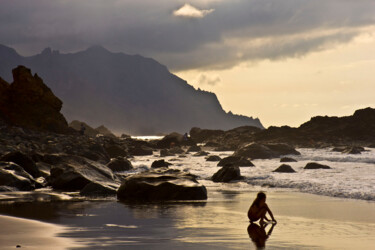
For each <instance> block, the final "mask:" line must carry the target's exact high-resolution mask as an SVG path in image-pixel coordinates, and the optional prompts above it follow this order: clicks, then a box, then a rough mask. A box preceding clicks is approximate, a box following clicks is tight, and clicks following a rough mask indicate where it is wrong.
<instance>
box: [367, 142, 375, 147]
mask: <svg viewBox="0 0 375 250" xmlns="http://www.w3.org/2000/svg"><path fill="white" fill-rule="evenodd" d="M367 147H368V148H375V143H372V144H369V145H368V146H367Z"/></svg>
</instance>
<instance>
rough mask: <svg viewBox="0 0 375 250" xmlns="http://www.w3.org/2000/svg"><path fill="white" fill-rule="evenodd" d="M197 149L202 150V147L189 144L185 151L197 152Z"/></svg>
mask: <svg viewBox="0 0 375 250" xmlns="http://www.w3.org/2000/svg"><path fill="white" fill-rule="evenodd" d="M199 151H202V148H201V147H199V146H197V145H193V146H190V147H189V148H188V150H187V152H199Z"/></svg>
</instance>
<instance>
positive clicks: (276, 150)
mask: <svg viewBox="0 0 375 250" xmlns="http://www.w3.org/2000/svg"><path fill="white" fill-rule="evenodd" d="M282 155H300V153H299V152H298V151H297V150H295V149H294V148H293V147H291V146H289V145H287V144H281V143H278V144H276V143H274V144H259V143H251V144H248V145H245V146H243V147H241V148H239V149H238V150H236V151H235V152H234V154H233V156H242V157H247V158H250V159H272V158H278V157H280V156H282Z"/></svg>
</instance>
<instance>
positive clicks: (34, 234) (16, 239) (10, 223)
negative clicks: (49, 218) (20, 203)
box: [0, 215, 77, 250]
mask: <svg viewBox="0 0 375 250" xmlns="http://www.w3.org/2000/svg"><path fill="white" fill-rule="evenodd" d="M64 231H65V228H64V227H62V226H57V225H53V224H49V223H44V222H39V221H34V220H28V219H21V218H15V217H10V216H2V215H0V249H15V248H17V246H19V247H20V249H41V250H43V249H46V250H47V249H67V248H71V247H74V246H77V244H75V243H74V241H73V240H71V239H68V238H61V237H57V235H58V234H61V233H63V232H64Z"/></svg>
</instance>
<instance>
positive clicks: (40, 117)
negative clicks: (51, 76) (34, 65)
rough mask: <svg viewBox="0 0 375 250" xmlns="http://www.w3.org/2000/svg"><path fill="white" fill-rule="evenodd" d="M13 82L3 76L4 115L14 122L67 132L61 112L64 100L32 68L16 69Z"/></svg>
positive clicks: (0, 102) (0, 101)
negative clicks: (5, 79) (32, 72)
mask: <svg viewBox="0 0 375 250" xmlns="http://www.w3.org/2000/svg"><path fill="white" fill-rule="evenodd" d="M12 74H13V79H14V80H13V82H12V83H11V84H9V83H7V82H6V81H4V80H3V79H1V78H0V118H1V119H2V120H3V121H5V122H6V123H8V124H10V125H16V126H20V127H24V128H29V129H34V130H42V131H51V132H57V133H65V132H67V131H68V124H67V122H66V120H65V118H64V116H63V115H62V114H61V113H60V110H61V108H62V101H61V100H60V99H59V98H57V97H56V96H55V95H54V94H53V93H52V91H51V89H50V88H48V87H47V86H46V85H45V84H44V82H43V80H42V79H41V78H40V77H39V76H38V75H37V74H35V75H34V76H33V75H32V74H31V71H30V69H28V68H26V67H24V66H18V67H17V68H15V69H13V70H12Z"/></svg>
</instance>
